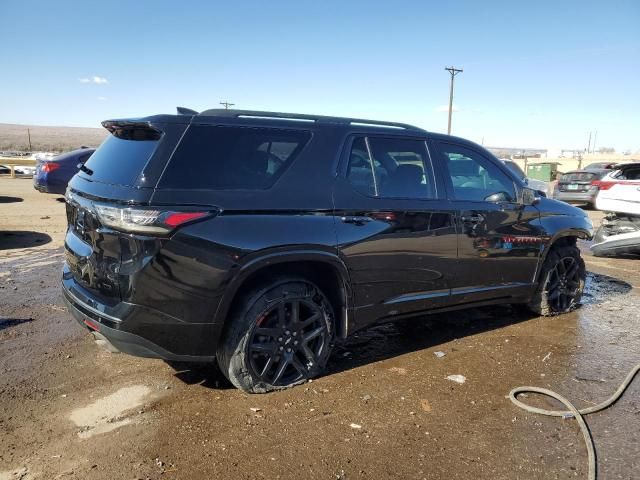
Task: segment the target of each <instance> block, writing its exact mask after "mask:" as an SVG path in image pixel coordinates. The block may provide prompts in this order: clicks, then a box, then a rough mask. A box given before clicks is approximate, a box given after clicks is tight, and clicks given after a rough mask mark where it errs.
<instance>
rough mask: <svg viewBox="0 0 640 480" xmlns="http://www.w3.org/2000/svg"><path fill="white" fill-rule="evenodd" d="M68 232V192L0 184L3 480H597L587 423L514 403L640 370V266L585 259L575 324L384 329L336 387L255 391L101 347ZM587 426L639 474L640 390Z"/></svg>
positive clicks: (436, 321)
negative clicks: (590, 469) (72, 292)
mask: <svg viewBox="0 0 640 480" xmlns="http://www.w3.org/2000/svg"><path fill="white" fill-rule="evenodd" d="M593 216H594V219H595V220H596V221H599V218H596V217H598V213H597V212H594V213H593ZM64 231H65V219H64V204H63V203H61V202H59V201H58V199H57V198H56V196H48V195H44V194H40V193H37V192H36V191H35V190H33V188H32V187H31V182H30V181H29V180H23V179H16V180H11V179H8V178H0V406H1V407H0V479H1V480H5V479H11V480H15V479H21V480H31V479H56V478H62V479H76V478H77V479H110V480H111V479H128V480H131V479H135V478H141V479H147V478H150V479H210V478H234V479H235V478H247V479H254V478H282V479H285V478H292V479H294V478H295V479H299V478H325V479H336V478H338V479H349V478H374V479H380V478H403V479H409V478H412V479H413V478H415V479H422V478H428V479H439V478H449V479H468V478H487V479H489V478H490V479H540V478H586V471H585V470H586V452H585V447H584V445H583V443H582V439H581V434H580V431H579V429H578V427H577V425H576V423H575V421H574V420H562V419H558V418H548V417H540V416H536V415H531V414H527V413H525V412H524V411H522V410H519V409H517V408H516V407H515V406H514V405H512V404H511V403H510V401H509V400H508V399H507V398H506V395H507V394H508V392H509V390H510V389H511V388H512V387H514V386H517V385H535V386H542V387H547V388H551V389H553V390H555V391H557V392H559V393H562V394H564V395H566V396H567V397H568V398H570V399H572V400H574V401H575V402H576V404H577V405H578V406H579V407H586V406H590V405H592V404H593V403H594V402H599V401H601V400H602V399H604V398H605V397H607V396H609V395H610V394H611V393H612V392H613V391H614V390H615V389H616V388H617V387H618V385H619V383H620V382H621V381H622V379H623V377H624V376H625V375H626V373H627V372H628V371H629V370H630V369H631V368H632V366H633V365H635V364H637V363H638V361H639V360H640V328H639V325H640V313H639V312H640V274H639V273H638V271H639V267H640V263H639V260H634V259H616V260H603V259H596V258H593V257H591V256H589V254H588V251H587V250H585V255H586V261H587V266H588V270H589V272H590V274H589V280H588V285H587V295H586V296H585V299H584V303H585V304H584V305H583V307H582V308H580V309H578V310H577V311H575V312H573V313H571V314H569V315H565V316H562V317H558V318H536V317H531V316H527V315H523V314H521V313H516V312H515V311H514V310H512V309H511V308H510V307H500V308H485V309H477V310H473V311H469V312H463V313H455V314H449V315H439V316H433V317H425V318H420V319H415V320H412V321H410V322H405V323H403V324H398V325H381V326H377V327H375V328H372V329H370V330H368V331H366V332H363V333H361V334H360V335H358V336H357V337H354V338H352V339H351V340H350V341H349V342H348V343H347V344H346V345H344V346H341V347H340V348H338V349H337V351H336V352H335V354H334V356H333V358H332V360H331V362H330V372H329V373H328V374H327V375H326V376H324V377H323V378H320V379H317V380H314V381H313V382H310V383H307V384H305V385H302V386H299V387H297V388H294V389H291V390H288V391H284V392H279V393H272V394H269V395H260V396H255V395H254V396H248V395H245V394H243V393H241V392H239V391H237V390H235V389H233V388H230V386H229V384H228V382H227V381H226V380H224V379H223V378H222V376H221V375H220V374H219V373H217V372H216V371H215V370H213V369H211V368H205V367H200V368H194V367H189V366H180V365H168V364H167V363H164V362H162V361H160V360H145V359H138V358H134V357H130V356H125V355H119V354H110V353H107V352H106V351H104V350H102V349H100V348H98V347H97V346H96V345H95V344H94V342H93V341H92V340H91V338H90V336H89V335H88V334H87V333H86V331H84V330H83V329H81V328H80V327H79V326H78V325H77V324H76V323H75V322H74V321H73V320H72V319H71V317H70V316H69V315H68V313H67V312H66V310H65V308H64V306H63V304H62V300H61V297H60V293H59V286H58V277H59V274H60V269H61V265H62V243H63V238H64ZM435 352H444V353H445V356H444V357H442V358H439V357H438V356H436V355H435ZM456 374H457V375H464V376H465V377H466V382H465V383H463V384H459V383H455V382H453V381H451V380H448V379H447V378H446V377H447V376H449V375H456ZM529 401H531V402H532V403H537V404H539V405H545V404H546V405H549V406H552V405H553V404H551V403H548V402H546V401H545V400H541V399H535V398H532V397H530V398H529ZM553 406H554V407H555V405H553ZM587 421H588V423H589V425H590V428H591V431H592V433H593V434H594V437H595V442H596V448H597V452H598V461H599V473H600V478H603V479H613V478H615V479H632V478H638V472H640V381H636V382H635V383H634V384H633V385H632V386H631V388H630V389H629V390H628V391H627V393H626V394H625V396H624V397H623V399H622V400H621V401H620V402H619V403H617V404H615V405H614V406H613V407H612V408H610V409H609V410H607V411H605V412H602V413H598V414H594V415H591V416H589V417H587ZM354 425H356V426H359V427H360V428H357V427H354Z"/></svg>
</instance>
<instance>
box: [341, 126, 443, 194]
mask: <svg viewBox="0 0 640 480" xmlns="http://www.w3.org/2000/svg"><path fill="white" fill-rule="evenodd" d="M425 165H428V166H429V168H425ZM430 165H431V164H430V161H429V158H428V157H427V151H426V147H425V143H424V141H422V140H414V139H404V138H383V137H358V138H356V139H354V141H353V145H352V147H351V152H350V155H349V165H348V169H347V179H348V180H349V182H350V183H351V185H352V186H353V187H354V188H355V189H356V190H357V191H359V192H360V193H363V194H365V195H368V196H372V197H383V198H417V199H430V198H436V187H435V181H434V178H433V171H432V170H431V168H430Z"/></svg>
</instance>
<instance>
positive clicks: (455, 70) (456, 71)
mask: <svg viewBox="0 0 640 480" xmlns="http://www.w3.org/2000/svg"><path fill="white" fill-rule="evenodd" d="M445 70H446V71H448V72H449V73H450V74H451V86H450V88H449V123H448V125H447V135H451V113H452V110H453V78H454V77H455V76H456V75H457V74H459V73H462V69H461V68H456V67H454V66H451V67H445Z"/></svg>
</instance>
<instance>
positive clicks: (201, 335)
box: [62, 264, 220, 362]
mask: <svg viewBox="0 0 640 480" xmlns="http://www.w3.org/2000/svg"><path fill="white" fill-rule="evenodd" d="M62 293H63V298H64V301H65V303H66V305H67V307H68V308H69V312H70V313H71V315H72V316H73V317H74V318H75V319H76V320H77V321H78V323H79V324H80V325H82V326H83V327H85V328H87V329H89V330H90V331H91V332H97V334H98V335H96V336H97V337H98V336H99V337H100V338H99V340H101V341H103V342H107V343H108V344H109V345H110V346H112V347H113V350H117V351H119V352H123V353H127V354H130V355H135V356H138V357H147V358H161V359H164V360H170V361H183V362H189V361H193V362H209V361H213V360H214V359H215V349H216V345H217V341H218V337H219V334H220V332H219V329H218V328H215V325H214V324H212V323H204V324H201V323H197V324H194V323H187V322H181V321H180V320H177V319H175V318H173V317H169V316H167V315H165V314H162V313H161V312H158V311H156V310H153V309H149V308H147V307H144V306H140V305H134V304H130V303H126V302H118V303H113V304H111V305H109V304H107V303H106V302H104V301H101V300H100V299H98V298H97V297H96V296H95V295H91V293H90V292H88V291H87V290H86V289H84V288H83V287H82V286H81V285H79V284H78V283H77V282H76V281H75V280H74V278H73V276H72V275H71V272H70V271H69V269H68V267H67V266H66V264H65V267H64V271H63V277H62ZM99 343H100V342H99Z"/></svg>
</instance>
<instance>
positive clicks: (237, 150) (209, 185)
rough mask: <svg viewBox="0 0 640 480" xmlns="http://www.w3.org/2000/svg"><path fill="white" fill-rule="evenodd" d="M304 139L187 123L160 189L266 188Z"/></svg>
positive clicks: (298, 134)
mask: <svg viewBox="0 0 640 480" xmlns="http://www.w3.org/2000/svg"><path fill="white" fill-rule="evenodd" d="M310 137H311V134H310V133H309V132H304V131H293V130H278V129H268V128H249V127H213V126H206V125H193V126H191V127H189V130H188V131H187V133H186V134H185V136H184V138H183V140H182V142H181V143H180V145H179V146H178V148H177V150H176V152H175V153H174V155H173V157H172V158H171V161H170V162H169V165H168V167H167V169H166V170H165V172H164V174H163V175H162V179H161V180H160V187H165V188H199V189H209V190H233V189H265V188H269V187H270V186H271V185H273V183H274V182H275V181H276V180H277V178H278V176H279V175H281V174H282V172H283V171H284V170H285V168H286V167H287V166H288V165H289V164H290V163H291V162H292V161H293V160H294V159H295V157H296V156H297V155H298V154H299V153H300V150H302V148H303V147H304V145H305V144H306V143H307V142H308V140H309V138H310Z"/></svg>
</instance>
